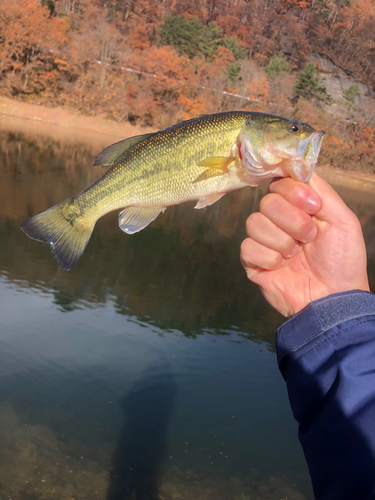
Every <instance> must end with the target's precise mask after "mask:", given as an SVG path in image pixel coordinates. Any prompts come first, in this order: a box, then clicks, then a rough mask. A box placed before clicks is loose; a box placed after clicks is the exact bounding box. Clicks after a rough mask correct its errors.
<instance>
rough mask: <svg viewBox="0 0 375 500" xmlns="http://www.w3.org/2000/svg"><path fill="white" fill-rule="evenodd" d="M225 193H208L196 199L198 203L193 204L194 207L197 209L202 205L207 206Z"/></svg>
mask: <svg viewBox="0 0 375 500" xmlns="http://www.w3.org/2000/svg"><path fill="white" fill-rule="evenodd" d="M225 194H227V193H216V194H210V195H209V196H207V197H206V198H202V199H201V200H198V203H197V204H196V205H195V207H194V208H196V209H198V210H199V209H201V208H204V207H209V206H210V205H213V204H214V203H215V202H216V201H218V200H220V198H222V197H223V196H224V195H225Z"/></svg>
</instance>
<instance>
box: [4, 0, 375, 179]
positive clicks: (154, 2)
mask: <svg viewBox="0 0 375 500" xmlns="http://www.w3.org/2000/svg"><path fill="white" fill-rule="evenodd" d="M314 55H315V56H319V57H323V58H325V59H326V60H328V61H330V63H331V64H332V65H333V67H334V68H337V70H340V71H341V72H342V74H344V75H346V77H347V78H349V79H351V80H352V81H353V84H352V85H350V86H349V87H348V88H345V89H343V91H342V97H340V98H339V99H337V96H336V98H335V96H332V95H330V94H329V92H328V91H327V88H326V86H325V84H324V82H325V80H324V71H325V70H324V68H321V67H319V63H317V62H316V60H315V62H314V59H313V57H312V56H314ZM358 84H364V85H366V86H367V88H368V89H369V92H370V93H372V95H375V94H374V91H375V3H374V2H373V0H232V1H230V2H228V1H227V0H179V1H176V0H41V1H39V0H0V93H1V94H3V95H6V96H8V97H12V98H14V99H18V100H23V101H27V102H31V103H38V104H42V105H47V106H50V107H53V106H65V107H66V108H68V109H73V110H75V111H78V112H80V113H82V114H86V115H92V116H93V115H102V116H105V117H107V118H108V119H113V120H117V121H123V120H127V121H129V122H131V123H135V124H137V125H142V126H148V127H153V128H155V129H157V128H158V129H159V128H164V127H167V126H169V125H172V124H174V123H177V122H179V121H182V120H185V119H189V118H192V117H195V116H198V115H202V114H205V113H213V112H219V111H226V110H230V109H245V110H254V111H263V112H267V113H273V114H278V115H282V116H286V117H293V118H296V119H300V120H303V121H306V122H308V123H310V124H311V125H312V126H314V127H315V128H319V129H325V130H326V131H327V132H328V134H327V137H326V138H325V140H324V144H323V149H322V152H321V156H320V163H330V164H332V165H334V166H339V167H341V168H344V169H352V170H353V169H356V170H357V169H362V170H364V171H367V172H373V173H375V116H374V113H371V112H369V111H368V109H367V110H366V112H365V111H364V109H363V108H361V107H360V106H359V105H358V99H359V98H360V96H361V90H360V86H359V85H358ZM361 88H366V87H363V86H361Z"/></svg>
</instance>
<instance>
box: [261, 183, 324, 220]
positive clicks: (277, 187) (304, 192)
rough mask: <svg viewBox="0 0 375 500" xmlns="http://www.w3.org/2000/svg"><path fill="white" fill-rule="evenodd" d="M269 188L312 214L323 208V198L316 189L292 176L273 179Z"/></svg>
mask: <svg viewBox="0 0 375 500" xmlns="http://www.w3.org/2000/svg"><path fill="white" fill-rule="evenodd" d="M269 190H270V192H271V193H278V194H280V195H281V196H282V197H283V198H285V199H286V200H287V201H289V203H292V205H295V206H296V207H298V208H300V209H301V210H304V211H305V212H307V213H308V214H310V215H315V214H316V213H317V212H319V210H320V209H321V208H322V200H321V199H320V196H318V194H317V193H316V192H315V191H314V189H312V187H311V186H309V185H308V184H304V183H303V182H299V181H296V180H294V179H292V178H291V177H284V178H281V179H275V180H273V181H272V182H271V184H270V186H269Z"/></svg>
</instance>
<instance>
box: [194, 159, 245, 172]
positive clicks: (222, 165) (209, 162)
mask: <svg viewBox="0 0 375 500" xmlns="http://www.w3.org/2000/svg"><path fill="white" fill-rule="evenodd" d="M235 159H236V158H235V157H234V156H212V157H211V158H206V159H205V160H202V161H201V162H199V163H198V165H199V166H200V167H207V168H217V169H219V170H222V171H223V172H228V166H229V165H230V164H231V163H232V162H233V161H234V160H235Z"/></svg>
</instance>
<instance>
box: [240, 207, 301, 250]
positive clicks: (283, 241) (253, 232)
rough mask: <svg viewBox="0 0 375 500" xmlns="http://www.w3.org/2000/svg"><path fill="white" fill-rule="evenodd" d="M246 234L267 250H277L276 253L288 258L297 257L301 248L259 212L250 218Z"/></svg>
mask: <svg viewBox="0 0 375 500" xmlns="http://www.w3.org/2000/svg"><path fill="white" fill-rule="evenodd" d="M246 232H247V235H248V236H250V238H252V239H253V240H254V241H257V242H258V243H260V244H261V245H263V246H265V247H267V248H271V249H272V250H276V252H279V253H280V254H281V255H283V256H284V257H286V258H290V257H292V256H293V255H295V254H296V253H297V252H298V250H299V248H300V247H299V245H298V244H297V243H296V241H295V240H294V239H293V238H292V237H291V236H290V235H289V234H287V233H285V232H284V231H283V230H282V229H280V228H279V227H278V226H276V225H275V224H274V223H273V222H272V221H271V220H269V219H268V218H267V217H265V216H264V215H263V214H261V213H259V212H256V213H253V214H251V215H250V217H248V219H247V221H246Z"/></svg>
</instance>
